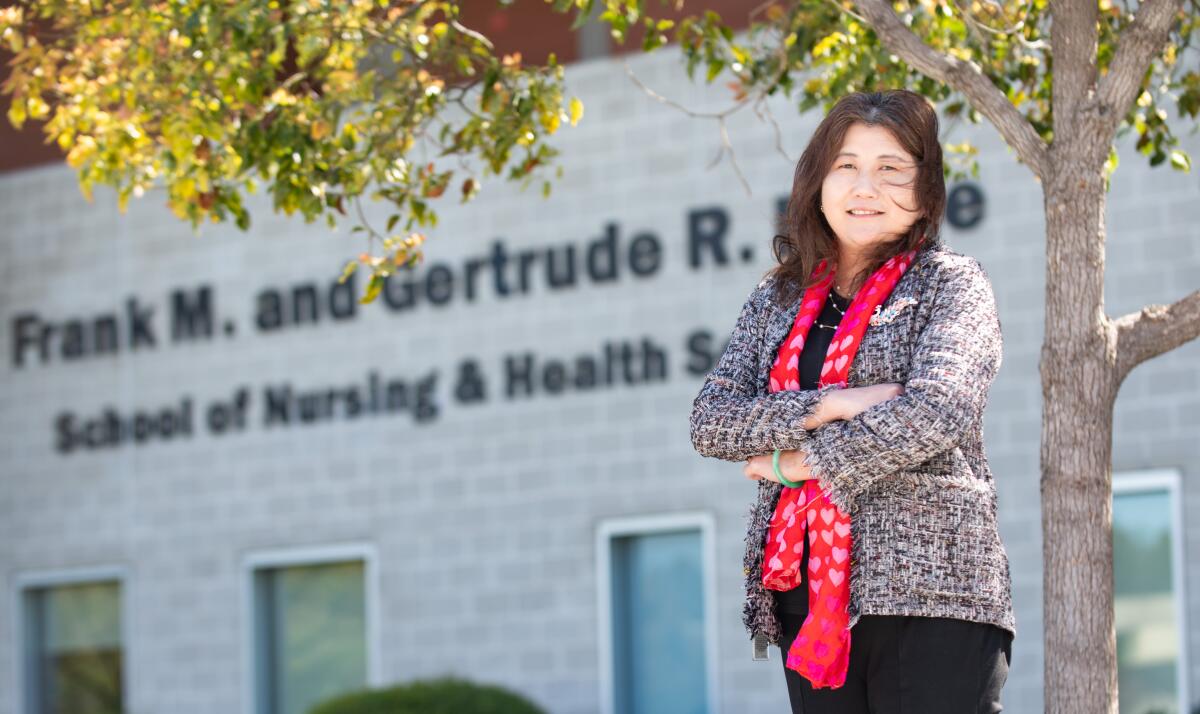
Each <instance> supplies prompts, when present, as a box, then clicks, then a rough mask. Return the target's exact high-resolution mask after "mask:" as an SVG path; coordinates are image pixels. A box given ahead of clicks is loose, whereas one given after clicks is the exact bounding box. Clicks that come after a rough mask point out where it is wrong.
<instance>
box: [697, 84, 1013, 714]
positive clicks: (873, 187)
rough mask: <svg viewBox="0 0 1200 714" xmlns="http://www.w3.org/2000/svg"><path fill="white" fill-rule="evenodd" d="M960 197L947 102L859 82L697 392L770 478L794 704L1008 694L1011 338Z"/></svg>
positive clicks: (749, 600) (819, 140) (818, 710)
mask: <svg viewBox="0 0 1200 714" xmlns="http://www.w3.org/2000/svg"><path fill="white" fill-rule="evenodd" d="M945 203H946V190H945V184H944V179H943V171H942V153H941V145H940V143H939V141H938V122H937V116H936V114H935V113H934V110H933V107H932V106H931V105H930V104H929V102H928V101H927V100H925V99H924V98H923V97H921V96H920V95H917V94H915V93H912V92H908V91H904V90H896V91H888V92H877V93H870V94H863V93H855V94H851V95H848V96H846V97H844V98H843V99H841V100H840V101H839V102H838V103H837V105H836V106H835V107H834V108H833V110H832V111H831V112H830V113H829V115H828V116H827V117H826V118H825V119H824V120H823V121H822V122H821V124H820V125H819V126H818V127H817V129H816V131H815V132H814V134H813V136H812V138H811V139H810V140H809V144H808V147H807V148H806V149H805V151H804V154H803V156H802V157H801V158H800V161H799V163H798V164H797V167H796V172H795V179H794V183H793V187H792V194H791V199H790V201H789V203H788V209H787V214H786V219H787V220H786V227H785V230H786V234H785V235H780V236H776V238H775V254H776V258H777V259H778V261H779V265H777V266H776V267H775V268H774V269H772V270H771V271H770V274H768V275H767V276H766V277H765V278H764V279H763V280H762V281H761V282H760V283H759V286H758V288H756V289H755V290H754V291H753V292H752V293H751V295H750V297H749V298H748V299H747V301H746V304H745V306H744V307H743V309H742V313H741V315H740V316H739V318H738V321H737V324H736V326H735V327H734V330H733V334H732V335H731V337H730V340H729V345H728V347H727V348H726V349H725V352H724V353H723V354H722V356H721V359H720V360H719V361H718V364H717V366H716V368H715V369H713V371H712V372H711V373H710V374H709V376H708V377H707V378H706V380H705V383H704V386H703V387H701V390H700V394H699V395H698V396H697V397H696V399H695V402H694V404H693V408H692V415H691V434H692V442H693V445H694V446H695V447H696V449H697V450H698V451H699V452H700V453H702V454H704V455H706V456H715V457H718V458H722V459H726V460H729V461H745V466H744V468H743V472H744V473H745V475H746V476H747V477H749V478H751V479H754V480H757V481H758V482H759V490H758V499H757V502H756V503H755V504H754V505H753V506H752V507H751V512H750V517H749V527H748V530H747V534H746V551H745V556H744V560H743V563H744V575H745V578H746V583H745V587H746V603H745V606H744V609H743V619H744V622H745V624H746V627H747V629H748V630H749V632H750V635H751V639H752V641H753V644H754V655H755V657H756V658H758V659H765V658H766V656H767V653H768V652H769V648H768V645H769V644H771V643H773V644H775V645H776V646H777V647H778V649H779V653H780V655H781V659H782V660H783V664H784V674H785V678H786V682H787V688H788V694H789V696H790V698H791V703H792V710H793V711H794V712H805V713H806V714H831V713H832V712H837V713H838V714H860V713H862V714H865V712H868V711H870V712H872V714H898V712H901V711H909V712H922V714H962V712H968V711H969V712H988V713H989V714H994V713H995V712H999V711H1000V689H1001V688H1002V687H1003V685H1004V681H1005V679H1006V678H1007V672H1008V665H1009V661H1010V657H1011V642H1012V638H1013V634H1014V633H1015V622H1014V619H1013V613H1012V598H1011V592H1010V591H1011V584H1010V580H1009V571H1008V559H1007V556H1006V554H1005V552H1004V547H1003V545H1002V544H1001V542H1000V538H999V534H998V530H997V526H996V495H995V485H994V483H993V479H992V474H991V471H990V469H989V467H988V465H987V460H986V457H985V455H984V453H983V444H982V426H981V420H982V415H983V411H984V406H985V404H986V401H987V391H988V387H989V386H990V384H991V382H992V380H993V379H994V378H995V376H996V373H997V371H998V369H999V366H1000V357H1001V351H1002V342H1001V333H1000V325H999V318H998V317H997V315H996V306H995V298H994V296H993V294H992V289H991V285H990V282H989V280H988V278H987V275H986V273H984V271H983V270H982V267H981V266H980V265H979V262H978V261H976V260H975V259H973V258H970V257H969V256H965V255H962V254H958V253H955V252H953V251H951V250H949V249H948V248H946V247H945V246H944V245H942V244H941V243H940V241H939V240H938V229H939V224H940V222H941V219H942V215H943V213H944V210H945ZM906 308H907V311H905V310H906ZM903 316H907V318H904V317H903ZM901 382H903V383H901Z"/></svg>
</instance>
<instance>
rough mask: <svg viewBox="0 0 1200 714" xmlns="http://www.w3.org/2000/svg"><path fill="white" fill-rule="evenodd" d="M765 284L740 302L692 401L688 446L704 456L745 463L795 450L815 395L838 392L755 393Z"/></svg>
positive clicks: (803, 434)
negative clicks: (715, 359) (721, 347)
mask: <svg viewBox="0 0 1200 714" xmlns="http://www.w3.org/2000/svg"><path fill="white" fill-rule="evenodd" d="M768 282H769V278H767V279H764V280H763V281H762V282H761V283H759V284H758V287H757V288H755V290H754V291H753V292H751V293H750V297H749V298H747V299H746V303H745V305H743V306H742V311H741V314H740V315H738V318H737V323H736V324H735V325H734V328H733V334H732V335H731V336H730V338H729V346H728V347H726V348H725V352H724V353H723V354H722V355H721V358H720V360H718V362H717V366H716V367H715V368H713V370H712V372H710V373H709V375H708V376H707V377H706V378H705V380H704V384H703V385H702V386H701V388H700V394H699V395H697V396H696V399H695V400H694V401H693V402H692V415H691V420H690V421H691V435H692V445H693V446H694V447H695V449H696V451H698V452H700V453H701V454H703V455H704V456H711V457H714V458H718V459H724V460H725V461H745V460H746V459H749V458H750V457H751V456H757V455H759V454H769V453H771V452H772V451H773V450H775V449H794V448H797V447H798V446H800V445H801V444H803V443H805V440H806V438H807V437H808V435H809V434H810V432H808V431H806V430H805V429H804V427H803V426H802V425H803V424H804V421H805V420H806V419H807V418H808V416H809V414H811V413H812V411H813V409H814V408H815V407H816V405H817V403H818V402H819V401H820V398H821V396H822V395H823V394H824V393H825V392H826V391H829V390H830V389H836V388H839V387H838V386H837V385H829V386H826V387H822V388H820V389H800V390H785V391H782V392H777V393H775V394H763V395H760V394H759V385H757V384H756V383H755V382H756V381H757V378H758V360H759V350H760V349H762V347H761V345H762V339H763V334H762V331H763V324H764V322H765V320H764V312H765V310H766V306H765V304H764V303H765V299H766V296H765V289H766V288H765V287H764V286H766V285H767V284H768Z"/></svg>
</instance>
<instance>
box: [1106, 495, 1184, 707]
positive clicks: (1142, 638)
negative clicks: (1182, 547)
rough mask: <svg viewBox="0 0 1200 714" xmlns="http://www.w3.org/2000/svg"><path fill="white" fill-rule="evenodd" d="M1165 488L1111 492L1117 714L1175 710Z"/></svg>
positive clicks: (1175, 637)
mask: <svg viewBox="0 0 1200 714" xmlns="http://www.w3.org/2000/svg"><path fill="white" fill-rule="evenodd" d="M1171 509H1172V504H1171V500H1170V493H1169V492H1168V491H1166V490H1156V491H1142V492H1137V493H1118V494H1115V495H1114V496H1113V580H1114V583H1113V585H1114V591H1113V595H1114V609H1115V611H1116V612H1115V616H1116V630H1117V678H1118V693H1119V694H1118V696H1119V704H1120V711H1121V714H1181V713H1180V712H1179V706H1178V702H1179V690H1178V686H1177V680H1176V669H1177V668H1178V666H1179V644H1180V643H1179V623H1178V622H1177V621H1176V610H1175V593H1174V591H1173V590H1172V588H1171V582H1172V572H1171V569H1172V559H1171V553H1172V548H1173V543H1172V542H1171V538H1172V534H1171V512H1172V511H1171Z"/></svg>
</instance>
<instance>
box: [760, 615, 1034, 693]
mask: <svg viewBox="0 0 1200 714" xmlns="http://www.w3.org/2000/svg"><path fill="white" fill-rule="evenodd" d="M776 615H777V616H778V617H779V621H780V624H781V626H782V632H783V636H782V640H781V641H780V651H781V653H782V655H783V656H782V657H781V659H782V660H783V667H784V672H785V673H786V674H785V676H786V678H787V688H788V697H789V698H790V699H791V703H792V713H793V714H995V713H996V712H999V711H1001V709H1002V707H1001V706H1000V689H1001V688H1002V687H1003V686H1004V682H1005V680H1006V679H1007V678H1008V666H1009V663H1010V662H1011V661H1012V634H1011V633H1009V632H1008V631H1007V630H1002V629H1000V628H999V627H996V626H994V625H986V624H981V623H978V622H967V621H965V620H953V619H949V618H940V617H900V616H873V615H864V616H863V617H862V618H860V619H859V621H858V623H857V624H855V626H854V628H853V629H852V630H851V631H850V667H849V671H848V672H847V674H846V683H845V684H844V685H843V686H841V687H839V688H837V689H828V688H825V689H813V687H812V684H811V683H810V682H809V681H808V680H807V679H805V678H804V677H802V676H800V673H799V672H796V671H794V670H791V669H788V668H787V650H788V648H789V647H790V646H791V644H792V640H794V639H796V633H797V632H799V631H800V625H801V624H803V622H804V614H803V613H799V612H787V611H784V610H781V609H779V608H777V609H776Z"/></svg>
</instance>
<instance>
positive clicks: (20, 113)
mask: <svg viewBox="0 0 1200 714" xmlns="http://www.w3.org/2000/svg"><path fill="white" fill-rule="evenodd" d="M8 121H9V122H11V123H12V125H13V126H14V127H16V128H18V129H20V128H21V127H22V126H24V125H25V102H21V101H16V102H13V103H12V105H11V106H10V107H9V108H8Z"/></svg>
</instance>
